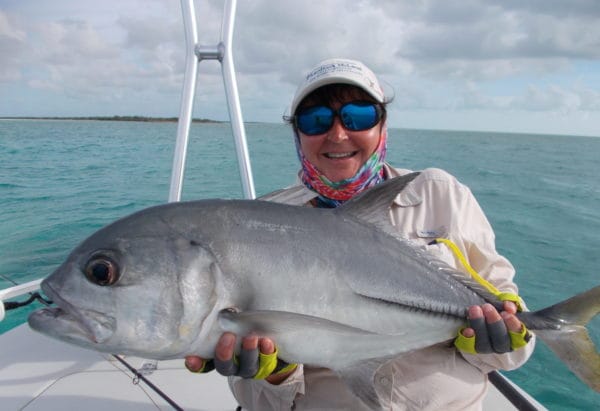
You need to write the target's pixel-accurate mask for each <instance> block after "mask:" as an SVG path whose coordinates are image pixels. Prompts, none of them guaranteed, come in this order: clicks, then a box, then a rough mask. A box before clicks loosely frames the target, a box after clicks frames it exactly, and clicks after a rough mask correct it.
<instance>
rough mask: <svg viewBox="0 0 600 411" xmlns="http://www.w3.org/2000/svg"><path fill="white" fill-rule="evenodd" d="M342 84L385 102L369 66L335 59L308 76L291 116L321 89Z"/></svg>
mask: <svg viewBox="0 0 600 411" xmlns="http://www.w3.org/2000/svg"><path fill="white" fill-rule="evenodd" d="M340 83H341V84H350V85H353V86H356V87H359V88H361V89H363V90H364V91H366V92H367V93H369V94H370V95H371V96H372V97H373V98H374V99H375V101H377V102H379V103H383V102H384V101H385V96H384V94H383V90H382V88H381V86H380V85H379V81H378V80H377V77H376V76H375V74H374V73H373V72H372V71H371V70H370V69H369V68H368V67H367V66H365V65H364V64H363V63H361V62H360V61H356V60H349V59H341V58H334V59H329V60H324V61H322V62H320V63H319V64H317V66H316V67H315V68H314V69H312V70H311V71H310V72H309V73H308V74H307V75H306V77H305V79H304V82H303V83H302V84H300V86H298V89H297V90H296V94H295V95H294V98H293V99H292V105H291V107H290V114H291V115H294V113H295V112H296V109H297V108H298V105H299V104H300V102H301V101H302V99H304V97H306V96H308V95H309V94H310V93H312V92H313V91H315V90H316V89H318V88H319V87H323V86H326V85H328V84H340Z"/></svg>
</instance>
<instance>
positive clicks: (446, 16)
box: [0, 0, 600, 134]
mask: <svg viewBox="0 0 600 411" xmlns="http://www.w3.org/2000/svg"><path fill="white" fill-rule="evenodd" d="M197 3H198V4H197V11H198V16H199V19H200V21H199V24H198V28H199V32H200V33H199V34H200V42H201V44H205V45H215V44H216V42H217V41H218V37H219V33H220V30H221V27H220V25H221V14H222V8H223V4H222V1H220V0H211V1H208V2H197ZM598 17H600V2H598V1H597V0H588V1H584V0H572V1H569V2H563V1H559V0H544V1H542V0H530V1H517V0H506V1H503V2H487V1H482V0H462V1H460V2H450V1H445V0H422V1H418V2H416V1H412V0H404V1H398V0H358V1H355V2H348V1H346V0H328V1H326V2H323V1H320V0H305V1H295V0H280V1H275V0H244V1H240V2H238V12H237V17H236V23H237V24H236V28H235V34H234V35H235V37H234V53H235V63H236V68H237V71H238V80H239V86H240V94H241V98H242V103H243V106H244V110H245V117H246V118H247V119H249V120H259V121H260V120H262V121H278V120H279V119H280V117H281V114H282V113H283V111H284V109H285V107H286V106H287V105H288V104H289V99H290V97H291V95H292V93H293V90H294V88H295V85H296V84H297V83H298V81H299V79H300V78H301V75H302V73H304V72H305V71H306V70H307V69H309V68H310V67H311V66H312V65H314V64H315V63H316V62H317V61H319V60H321V59H324V58H328V57H331V56H346V57H351V58H357V59H361V60H363V61H365V62H366V63H367V64H368V65H370V66H371V67H372V68H373V69H374V71H376V72H377V73H378V74H379V75H380V77H381V79H382V80H383V81H384V82H385V83H387V84H389V86H390V87H391V88H393V90H394V92H395V102H394V106H395V108H394V110H434V111H437V112H439V111H440V110H442V111H443V110H448V111H449V112H453V113H456V112H457V111H460V110H466V111H472V110H498V111H503V112H509V111H511V110H520V111H524V112H526V111H530V112H533V111H535V112H536V113H540V115H541V114H542V113H549V114H551V113H557V112H559V113H561V115H570V114H573V113H577V112H586V113H589V112H594V111H595V112H597V111H598V110H600V108H599V102H598V90H599V89H600V87H599V84H600V78H599V77H598V74H596V73H598V72H599V70H600V61H599V60H600V25H598V24H596V22H597V20H598ZM183 42H184V31H183V27H182V24H181V11H180V10H179V4H178V2H173V1H171V0H153V1H151V0H144V1H142V0H131V1H127V2H116V1H112V0H110V1H109V0H107V1H105V2H94V3H91V2H79V1H75V0H53V1H50V0H39V1H38V2H36V4H35V7H34V6H33V4H31V3H29V2H17V1H10V2H8V3H6V5H3V11H0V54H1V55H2V64H0V93H2V94H3V95H4V94H5V92H8V91H7V90H10V92H14V91H13V90H18V92H19V100H20V101H23V102H27V96H28V95H31V99H32V100H31V101H30V104H31V105H33V106H35V104H36V101H35V98H36V97H35V96H39V95H41V94H40V93H46V95H44V98H45V99H46V100H48V99H54V100H55V101H57V102H60V104H61V105H62V107H63V110H64V111H65V112H64V114H65V115H71V114H73V113H78V114H82V115H84V114H88V113H90V112H91V113H96V112H98V111H100V110H113V111H115V113H114V114H130V113H132V112H136V113H139V112H140V111H139V110H140V109H148V110H150V111H151V112H152V114H159V115H176V113H177V105H178V99H179V93H180V88H181V81H182V73H183V67H184V50H183V44H184V43H183ZM581 62H585V63H586V64H587V70H588V71H587V72H582V71H580V70H581V68H580V64H579V63H581ZM200 70H201V74H200V82H199V93H198V97H197V107H198V110H202V112H199V114H198V115H199V116H202V117H206V116H209V115H218V116H220V117H221V118H223V117H224V116H225V113H224V107H223V108H217V106H222V105H223V104H224V97H223V88H222V82H221V79H220V77H219V76H218V74H219V66H218V64H217V63H214V62H203V63H202V64H201V69H200ZM29 93H31V94H29ZM63 99H64V101H63ZM107 103H110V104H109V105H107ZM99 107H100V108H99ZM8 109H10V110H12V111H14V114H18V111H15V110H17V109H19V107H18V106H16V105H9V104H3V103H2V102H0V115H4V114H12V113H5V111H6V110H8ZM20 109H21V110H22V111H25V110H26V109H27V110H29V108H26V107H21V108H20ZM40 114H42V113H40ZM205 114H206V115H205ZM440 118H441V117H440ZM598 129H599V130H600V124H599V125H598ZM599 134H600V132H599Z"/></svg>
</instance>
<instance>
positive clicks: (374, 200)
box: [335, 172, 420, 231]
mask: <svg viewBox="0 0 600 411" xmlns="http://www.w3.org/2000/svg"><path fill="white" fill-rule="evenodd" d="M419 174H420V173H419V172H414V173H410V174H406V175H403V176H400V177H395V178H392V179H390V180H387V181H384V182H383V183H381V184H378V185H376V186H375V187H373V188H371V189H369V190H367V191H365V192H363V193H361V194H359V195H358V196H356V197H354V198H353V199H352V200H349V201H348V202H346V203H344V204H343V205H341V206H340V207H338V208H336V209H335V212H336V213H339V214H349V215H352V216H354V217H357V218H359V219H361V220H363V221H367V222H369V223H371V224H374V225H376V226H377V227H379V228H383V229H386V228H387V227H389V225H390V217H389V209H390V206H391V204H392V202H393V201H394V199H395V198H396V196H397V195H398V194H399V193H400V192H401V191H402V190H404V188H406V186H407V185H408V183H410V182H411V181H413V180H414V179H415V178H416V177H417V176H418V175H419ZM386 231H387V230H386Z"/></svg>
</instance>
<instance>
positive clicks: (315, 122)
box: [294, 101, 383, 136]
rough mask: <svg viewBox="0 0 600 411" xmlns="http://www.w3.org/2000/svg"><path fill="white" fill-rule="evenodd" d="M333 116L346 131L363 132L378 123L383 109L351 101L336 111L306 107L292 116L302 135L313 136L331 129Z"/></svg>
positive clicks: (324, 107) (366, 103) (375, 105)
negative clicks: (336, 117) (338, 119)
mask: <svg viewBox="0 0 600 411" xmlns="http://www.w3.org/2000/svg"><path fill="white" fill-rule="evenodd" d="M335 116H338V117H339V118H340V121H341V123H342V125H343V126H344V128H346V129H347V130H350V131H363V130H368V129H370V128H372V127H374V126H375V125H376V124H377V123H379V121H380V120H381V117H382V116H383V109H382V108H381V106H380V105H378V104H374V103H370V102H367V101H352V102H350V103H346V104H344V105H343V106H341V107H340V108H339V109H338V110H334V109H332V108H331V107H327V106H313V107H307V108H304V109H301V110H300V111H299V112H298V113H297V114H296V115H295V116H294V124H295V125H296V127H297V128H298V130H300V132H302V133H303V134H306V135H308V136H315V135H317V134H323V133H325V132H327V131H329V130H330V129H331V127H333V121H334V118H335Z"/></svg>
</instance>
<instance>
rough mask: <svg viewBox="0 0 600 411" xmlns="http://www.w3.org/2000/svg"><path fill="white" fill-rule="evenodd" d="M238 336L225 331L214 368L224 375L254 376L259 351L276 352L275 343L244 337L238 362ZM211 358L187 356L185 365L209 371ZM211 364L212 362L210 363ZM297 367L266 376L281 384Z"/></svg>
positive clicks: (262, 352) (192, 369)
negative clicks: (236, 353) (208, 366)
mask: <svg viewBox="0 0 600 411" xmlns="http://www.w3.org/2000/svg"><path fill="white" fill-rule="evenodd" d="M236 342H237V336H236V335H235V334H233V333H229V332H226V333H223V335H221V338H220V339H219V341H218V343H217V346H216V347H215V358H214V360H213V361H214V368H216V370H217V372H219V373H220V374H222V375H225V376H229V375H239V376H241V377H243V378H253V377H254V376H255V375H256V374H257V372H258V370H259V365H260V364H259V353H260V354H262V355H265V356H268V355H272V354H274V353H275V351H276V348H275V343H274V342H273V340H271V339H270V338H266V337H258V336H256V335H249V336H246V337H244V338H242V352H241V353H240V358H239V361H238V363H239V364H236V363H235V362H234V360H233V357H234V349H235V347H236ZM209 361H210V360H206V359H203V358H200V357H198V356H187V357H185V366H186V368H187V369H188V370H190V371H192V372H207V371H210V369H212V367H210V369H205V368H206V367H207V364H209ZM209 365H210V364H209ZM294 370H295V367H291V369H289V370H285V371H281V372H276V373H273V374H271V375H268V376H267V377H266V378H264V379H265V380H266V381H268V382H269V383H271V384H274V385H279V384H281V383H282V382H283V381H284V380H285V379H286V378H287V377H288V376H289V375H290V374H291V373H292V372H294Z"/></svg>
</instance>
